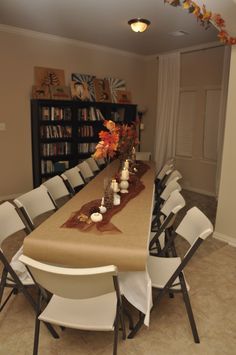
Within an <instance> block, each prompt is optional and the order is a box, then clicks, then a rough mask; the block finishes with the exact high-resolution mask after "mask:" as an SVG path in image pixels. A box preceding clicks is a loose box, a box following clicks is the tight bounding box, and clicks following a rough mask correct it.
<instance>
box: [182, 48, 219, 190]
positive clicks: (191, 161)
mask: <svg viewBox="0 0 236 355" xmlns="http://www.w3.org/2000/svg"><path fill="white" fill-rule="evenodd" d="M223 57H224V48H223V47H217V48H212V49H207V50H200V51H194V52H191V53H183V54H182V55H181V84H180V85H181V89H183V90H185V89H187V90H188V89H190V90H193V92H195V94H196V103H197V105H196V119H195V122H194V135H193V147H192V158H188V157H186V158H184V157H177V158H176V165H177V168H178V169H179V170H180V171H181V173H182V174H183V177H184V179H183V186H184V187H185V188H188V189H190V190H195V191H197V192H202V193H207V194H211V195H215V191H216V186H215V178H216V162H214V161H210V160H207V159H204V157H203V137H204V117H205V106H206V88H209V87H212V88H214V87H217V86H220V85H221V80H222V69H223ZM216 119H217V118H216Z"/></svg>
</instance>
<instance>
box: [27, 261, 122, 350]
mask: <svg viewBox="0 0 236 355" xmlns="http://www.w3.org/2000/svg"><path fill="white" fill-rule="evenodd" d="M20 260H21V261H22V262H23V263H24V264H25V265H27V267H28V269H29V271H30V273H31V274H32V277H33V279H34V280H35V283H36V284H38V285H40V288H39V291H40V297H39V312H38V315H37V317H36V323H35V336H34V351H33V354H34V355H37V354H38V342H39V325H40V321H44V322H46V323H50V324H56V325H59V326H61V327H68V328H75V329H83V330H91V331H95V330H97V331H114V346H113V354H114V355H115V354H117V343H118V331H119V324H121V327H122V331H123V339H125V338H126V334H125V325H124V319H123V307H122V299H121V295H120V290H119V283H118V278H117V268H116V267H115V266H113V265H110V266H104V267H97V268H90V269H79V268H64V267H58V266H52V265H48V264H44V263H41V262H38V261H36V260H33V259H31V258H29V257H27V256H24V255H22V256H21V258H20ZM41 288H43V289H46V290H47V291H49V292H50V293H52V294H53V296H52V298H51V300H50V301H49V303H48V304H47V306H46V308H45V309H44V310H43V311H42V312H41V304H40V300H41V299H42V296H43V294H42V290H41Z"/></svg>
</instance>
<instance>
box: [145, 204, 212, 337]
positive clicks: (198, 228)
mask: <svg viewBox="0 0 236 355" xmlns="http://www.w3.org/2000/svg"><path fill="white" fill-rule="evenodd" d="M212 232H213V226H212V224H211V222H210V221H209V219H208V218H207V217H206V216H205V215H204V214H203V213H202V212H201V211H200V210H199V209H198V208H197V207H193V208H191V209H190V210H189V211H188V212H187V214H186V216H185V217H184V218H183V220H182V222H181V223H180V225H179V226H178V228H177V229H176V233H177V234H178V235H180V236H181V237H183V238H184V239H185V240H186V241H187V242H188V243H189V244H190V248H189V249H188V251H187V253H186V254H185V256H184V258H183V260H181V258H180V257H168V258H166V257H158V256H149V257H148V263H147V266H148V273H149V275H150V277H151V280H152V287H153V288H156V289H158V290H160V293H159V294H158V296H157V302H156V303H155V305H156V306H157V307H158V306H159V302H160V300H161V298H162V297H163V295H164V294H165V293H166V292H171V293H172V292H181V293H182V295H183V299H184V303H185V307H186V310H187V314H188V318H189V322H190V325H191V329H192V333H193V337H194V341H195V342H196V343H200V339H199V336H198V332H197V327H196V323H195V320H194V316H193V312H192V308H191V304H190V299H189V295H188V290H189V286H188V284H187V282H186V280H185V276H184V274H183V269H184V267H185V266H186V265H187V263H188V261H189V260H190V259H191V258H192V256H193V255H194V253H195V252H196V250H197V249H198V247H199V246H200V244H201V243H202V242H203V240H205V239H206V238H207V237H208V236H209V235H211V234H212Z"/></svg>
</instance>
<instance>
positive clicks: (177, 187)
mask: <svg viewBox="0 0 236 355" xmlns="http://www.w3.org/2000/svg"><path fill="white" fill-rule="evenodd" d="M175 190H177V191H181V190H182V187H181V186H180V184H179V183H178V182H177V181H175V180H172V181H170V182H169V184H168V185H166V187H165V188H164V190H163V191H162V193H161V196H160V197H161V199H162V200H164V201H166V200H167V199H168V198H169V196H170V194H171V193H172V192H173V191H175Z"/></svg>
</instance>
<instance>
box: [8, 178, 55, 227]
mask: <svg viewBox="0 0 236 355" xmlns="http://www.w3.org/2000/svg"><path fill="white" fill-rule="evenodd" d="M13 202H14V203H15V204H16V206H17V207H18V208H19V209H20V210H21V212H22V214H23V216H24V217H25V219H26V221H27V223H28V224H29V227H30V228H31V230H33V229H35V227H36V226H37V223H36V222H35V219H36V218H37V217H39V216H41V215H42V214H43V213H46V212H49V211H55V210H56V209H57V206H56V204H55V202H54V201H53V199H52V197H51V196H50V194H49V193H48V189H47V188H46V186H44V185H41V186H39V187H37V188H36V189H34V190H31V191H29V192H27V193H26V194H23V195H21V196H20V197H17V198H16V199H15V200H14V201H13Z"/></svg>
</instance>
